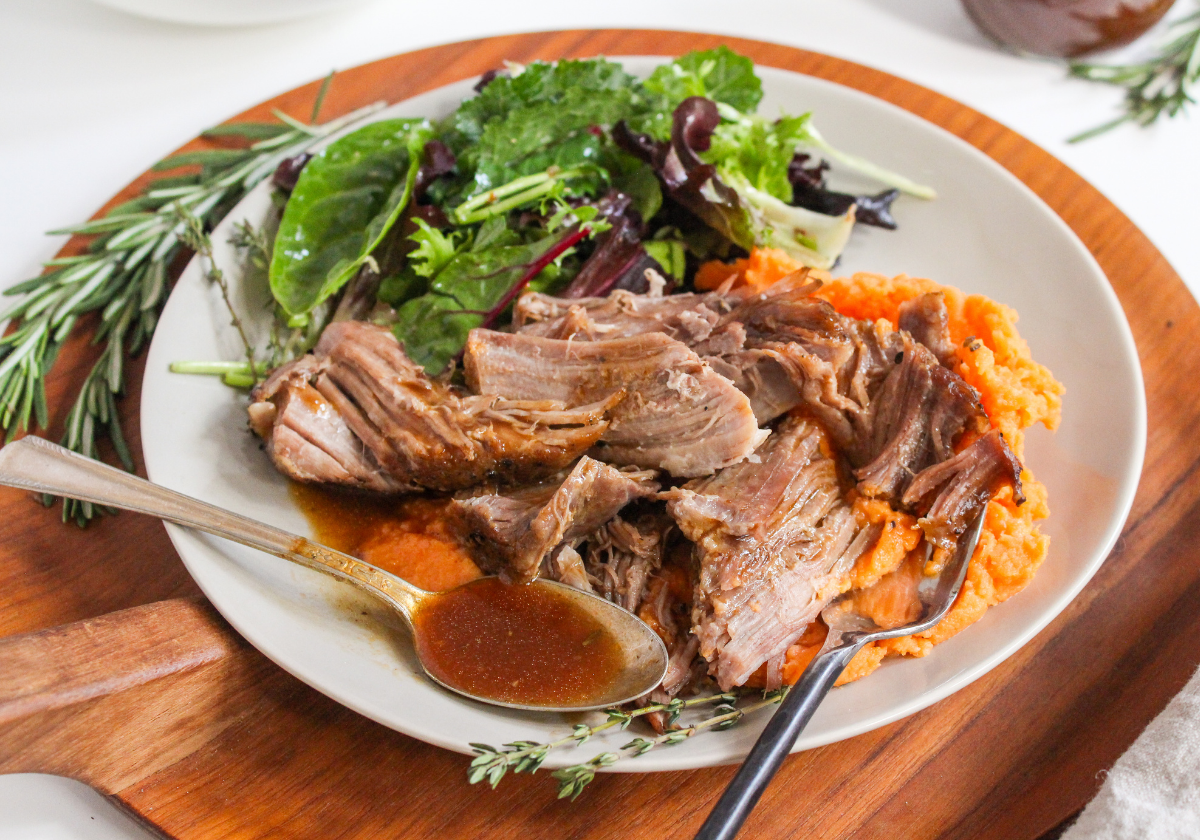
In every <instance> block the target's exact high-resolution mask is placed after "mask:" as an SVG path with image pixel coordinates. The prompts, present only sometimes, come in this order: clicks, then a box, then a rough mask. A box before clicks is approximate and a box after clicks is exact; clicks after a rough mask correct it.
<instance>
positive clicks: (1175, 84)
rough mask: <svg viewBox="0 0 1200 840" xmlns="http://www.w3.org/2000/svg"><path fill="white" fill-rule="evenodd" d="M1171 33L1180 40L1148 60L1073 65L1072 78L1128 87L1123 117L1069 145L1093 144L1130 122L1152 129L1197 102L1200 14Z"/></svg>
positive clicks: (1179, 22)
mask: <svg viewBox="0 0 1200 840" xmlns="http://www.w3.org/2000/svg"><path fill="white" fill-rule="evenodd" d="M1171 32H1172V33H1174V34H1175V37H1174V38H1173V39H1172V40H1171V41H1169V42H1168V43H1167V44H1166V45H1165V46H1164V47H1163V48H1162V49H1161V50H1160V51H1159V53H1158V55H1156V56H1155V57H1154V58H1151V59H1150V60H1148V61H1143V62H1138V63H1135V64H1120V65H1112V64H1090V63H1087V62H1074V63H1072V64H1071V75H1072V76H1077V77H1079V78H1081V79H1087V80H1089V81H1093V82H1104V83H1106V84H1110V85H1117V86H1118V87H1122V88H1125V102H1124V106H1123V107H1124V113H1123V114H1121V116H1119V117H1117V118H1116V119H1114V120H1110V121H1109V122H1106V123H1104V124H1103V125H1098V126H1096V127H1095V128H1091V129H1088V130H1087V131H1083V132H1080V133H1079V134H1076V135H1075V136H1074V137H1071V138H1070V139H1069V140H1068V141H1067V142H1069V143H1078V142H1080V141H1083V140H1088V139H1090V138H1092V137H1095V136H1097V135H1099V134H1103V133H1104V132H1106V131H1111V130H1112V129H1114V128H1116V127H1117V126H1119V125H1124V124H1125V123H1136V124H1138V125H1141V126H1147V125H1150V124H1151V123H1154V122H1155V121H1157V120H1158V119H1159V118H1160V117H1163V116H1166V117H1174V116H1175V115H1176V114H1179V113H1181V112H1183V111H1184V110H1185V109H1186V108H1187V107H1188V106H1189V105H1192V104H1194V103H1195V101H1196V100H1195V99H1194V98H1193V97H1192V85H1194V84H1195V83H1196V81H1197V80H1198V79H1200V11H1197V12H1193V13H1192V14H1190V15H1188V16H1187V17H1184V18H1181V19H1180V20H1177V21H1175V23H1174V24H1172V26H1171Z"/></svg>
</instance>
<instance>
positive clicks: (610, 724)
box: [467, 687, 788, 801]
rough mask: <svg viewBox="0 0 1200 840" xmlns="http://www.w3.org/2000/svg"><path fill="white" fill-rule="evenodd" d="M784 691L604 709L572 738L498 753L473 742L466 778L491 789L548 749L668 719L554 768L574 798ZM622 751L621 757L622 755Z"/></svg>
mask: <svg viewBox="0 0 1200 840" xmlns="http://www.w3.org/2000/svg"><path fill="white" fill-rule="evenodd" d="M787 692H788V689H787V688H786V687H784V688H781V689H779V690H777V691H769V692H764V693H763V694H762V698H761V699H760V700H758V701H757V702H754V703H749V704H747V705H744V706H740V707H739V706H737V705H736V704H737V702H738V701H739V700H740V699H742V698H741V696H740V695H738V694H735V693H728V694H713V695H709V696H705V697H695V698H692V699H691V700H680V699H678V698H676V699H674V700H672V701H671V702H669V703H652V704H650V705H648V706H643V707H642V708H640V709H634V710H632V711H625V710H623V709H606V710H605V713H606V714H607V716H608V719H607V720H606V721H605V722H603V723H600V724H597V725H595V726H588V725H586V724H583V723H579V724H576V725H575V728H574V729H573V730H572V732H571V734H570V735H567V736H566V737H563V738H559V739H558V740H557V741H550V742H549V743H545V744H539V743H537V742H534V741H513V742H512V743H509V744H505V745H504V747H506V748H507V749H497V748H496V747H492V746H488V745H487V744H471V749H472V750H474V751H475V758H474V760H472V761H471V765H470V768H469V769H468V771H467V780H468V781H469V782H470V783H471V784H476V783H478V782H481V781H487V782H488V784H490V785H491V786H492V787H493V788H495V787H496V786H497V785H498V784H500V780H501V779H503V778H504V776H505V774H506V773H507V772H508V771H509V770H512V771H513V772H514V773H535V772H537V770H538V768H540V767H541V766H542V764H543V763H544V762H545V761H546V757H547V756H548V755H549V754H550V751H551V750H555V749H558V748H560V747H565V746H570V745H574V746H582V745H583V744H585V743H587V742H588V740H589V739H591V737H592V736H593V735H595V734H597V733H599V732H603V731H604V730H606V729H613V728H614V727H615V728H616V730H617V731H621V730H623V729H625V728H626V727H628V726H629V724H630V723H632V722H633V720H634V719H636V718H639V717H643V716H645V715H648V714H651V713H653V712H663V713H665V714H666V715H667V727H668V729H667V731H665V732H664V733H663V734H661V735H658V736H655V737H653V738H643V737H640V736H639V737H637V738H634V739H633V740H632V741H630V742H629V743H628V744H625V745H624V746H622V747H620V748H619V751H618V752H602V753H599V754H597V755H594V756H592V757H591V758H589V759H588V760H587V761H583V762H580V763H579V764H573V765H571V766H569V767H564V768H562V769H561V770H555V771H554V772H553V773H551V776H553V777H554V779H555V781H557V782H558V798H559V799H571V800H572V801H573V800H575V799H576V798H577V797H578V796H579V794H581V793H582V792H583V789H584V788H585V787H587V786H588V785H589V784H590V783H591V782H592V780H593V779H594V778H595V777H596V771H597V770H600V769H603V768H605V767H611V766H612V765H614V764H616V763H617V762H618V761H620V760H621V759H622V758H637V757H638V756H641V755H645V754H646V753H648V752H650V751H651V750H653V749H655V748H657V747H661V746H674V745H675V744H681V743H683V742H684V741H686V740H688V739H689V738H691V737H692V736H693V735H696V734H697V733H699V732H702V731H704V730H707V729H711V730H713V731H720V730H723V729H729V728H730V727H731V726H736V725H737V724H738V722H740V721H741V720H742V718H744V717H745V716H746V715H749V714H753V713H754V712H757V711H759V710H761V709H765V708H767V707H769V706H774V705H776V704H778V703H779V702H781V701H782V700H783V698H784V697H786V696H787ZM702 705H709V706H713V707H714V708H713V710H712V714H710V715H709V716H708V717H706V718H704V719H702V720H699V721H696V722H695V723H692V724H689V725H688V726H678V725H677V724H678V721H679V717H680V715H681V714H682V713H683V711H684V710H685V709H689V708H692V707H693V706H702ZM622 753H624V755H622Z"/></svg>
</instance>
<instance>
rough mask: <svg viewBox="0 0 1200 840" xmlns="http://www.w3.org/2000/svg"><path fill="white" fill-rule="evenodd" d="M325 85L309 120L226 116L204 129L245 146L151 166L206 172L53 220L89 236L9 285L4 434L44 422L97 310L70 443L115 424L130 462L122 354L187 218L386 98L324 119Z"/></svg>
mask: <svg viewBox="0 0 1200 840" xmlns="http://www.w3.org/2000/svg"><path fill="white" fill-rule="evenodd" d="M331 78H332V76H331V77H329V78H327V79H326V81H325V84H324V85H322V88H321V93H320V94H319V95H318V98H317V102H316V104H315V106H314V109H313V118H312V122H311V124H310V123H304V122H301V121H299V120H296V119H294V118H292V117H290V116H288V115H286V114H283V113H280V112H276V116H277V117H278V118H279V119H280V121H281V122H280V123H242V124H234V125H228V126H219V127H217V128H214V129H210V130H209V131H206V132H204V134H203V136H205V137H236V138H242V139H244V140H247V141H250V145H249V146H248V147H246V148H243V149H206V150H202V151H195V152H183V153H181V154H177V155H172V156H170V157H168V158H166V159H165V160H163V161H160V162H159V163H157V164H155V166H154V167H153V171H155V172H175V171H176V170H179V169H181V168H183V167H192V166H199V171H198V172H194V173H189V174H182V175H178V174H176V175H167V176H164V177H161V178H157V179H155V180H154V181H152V182H151V183H150V184H149V185H148V186H147V187H146V188H145V189H144V190H143V192H142V194H141V195H139V196H138V197H136V198H134V199H132V200H131V201H127V202H125V203H124V204H121V205H119V206H117V207H114V208H112V209H111V210H109V211H108V213H106V214H105V215H104V216H103V217H102V218H99V219H93V220H91V221H88V222H84V223H83V224H80V225H75V226H72V227H68V228H63V229H61V230H56V231H51V233H52V234H75V235H82V236H90V237H93V238H92V240H91V242H90V243H89V244H88V246H87V249H86V251H85V252H84V253H82V254H79V255H77V256H70V257H63V258H59V259H54V260H51V261H50V262H48V263H47V264H46V267H47V268H48V269H49V270H48V271H47V272H45V273H44V274H42V275H40V276H38V277H34V278H31V279H29V280H26V281H25V282H23V283H20V284H18V285H16V286H14V287H12V288H10V289H8V290H7V291H6V292H5V293H4V294H5V295H7V296H10V297H15V298H17V300H16V301H15V302H14V303H13V304H12V305H11V306H9V307H8V308H7V309H6V310H4V311H3V312H0V324H2V323H5V322H8V323H10V324H13V325H14V326H13V328H12V329H11V331H9V333H8V334H7V335H4V336H3V337H0V428H2V429H3V430H4V432H5V433H6V439H7V440H12V439H13V438H14V437H16V436H17V435H19V434H23V433H25V432H29V431H33V430H34V429H35V428H40V429H43V430H44V429H46V428H47V426H48V425H49V423H50V418H49V411H48V410H47V406H46V376H47V374H48V373H49V371H50V370H51V368H53V366H54V363H55V360H56V359H57V357H58V353H59V351H60V350H61V348H62V346H63V345H64V343H65V342H66V341H67V340H68V338H69V337H70V336H71V335H72V334H73V333H74V331H75V330H76V329H79V328H82V327H85V326H90V325H91V324H92V323H94V321H93V319H92V318H86V319H85V318H84V316H87V315H89V314H92V313H94V314H95V316H97V317H98V324H97V325H96V328H95V334H94V337H93V343H95V344H100V345H102V349H101V351H100V357H99V358H98V359H97V361H96V362H95V364H94V365H93V366H92V369H91V371H90V372H89V373H88V375H87V378H86V379H85V381H84V384H83V387H82V389H81V390H80V392H79V395H78V397H77V398H76V400H75V402H74V404H73V405H72V407H71V410H70V412H69V413H68V415H67V422H66V431H65V433H64V435H63V437H62V443H63V445H64V446H66V447H67V448H68V449H71V450H73V451H75V452H80V453H82V454H84V455H87V456H89V457H97V456H98V446H97V441H98V436H100V435H101V434H104V435H107V437H108V438H109V440H110V441H111V443H112V446H113V449H114V450H115V452H116V454H117V457H118V459H119V460H120V462H121V464H122V465H123V466H124V467H125V468H126V469H132V468H133V461H132V458H131V457H130V454H129V450H128V447H127V446H126V443H125V439H124V436H123V435H122V433H121V428H120V421H119V420H118V417H117V400H118V398H119V397H120V396H121V395H122V394H123V393H124V390H125V375H124V374H125V359H126V358H127V357H128V356H131V355H134V354H136V353H137V352H139V351H140V350H141V349H142V348H143V347H144V346H145V344H146V343H147V341H148V340H149V338H150V336H151V335H152V334H153V332H154V327H155V325H156V324H157V323H158V315H159V313H160V312H161V310H162V306H163V304H164V303H165V301H166V292H167V286H168V276H169V267H170V265H171V264H172V262H173V261H174V260H175V259H176V257H177V256H178V255H180V254H181V253H182V252H183V251H184V249H185V248H186V247H187V242H186V239H187V235H188V234H187V232H188V230H189V227H188V223H187V221H186V219H187V218H194V219H195V220H196V221H197V223H198V225H199V228H200V229H201V230H202V231H203V230H206V229H211V228H212V227H213V226H214V225H215V224H216V223H217V222H219V221H220V220H221V218H223V217H224V215H225V214H226V213H227V212H228V211H229V209H230V208H232V207H233V205H234V204H236V203H237V202H238V201H239V200H240V199H241V198H242V196H244V195H245V194H246V192H247V191H249V190H250V189H251V188H252V187H254V186H255V185H256V184H258V183H259V182H260V181H262V180H263V179H264V178H266V177H267V176H269V175H271V174H272V173H273V172H274V171H275V169H276V168H277V167H278V166H279V164H280V163H281V162H283V161H284V160H285V159H287V158H289V157H292V156H294V155H297V154H300V153H301V152H303V151H306V150H307V149H308V148H309V147H311V146H312V145H313V144H314V143H316V142H317V141H318V140H320V139H321V138H323V137H325V136H327V135H329V134H330V133H332V132H334V131H337V130H339V129H341V128H342V127H344V126H346V125H349V124H350V123H353V122H355V121H357V120H360V119H362V118H363V117H365V116H366V115H367V114H369V113H371V112H373V111H374V110H377V109H378V108H379V107H381V106H380V105H373V106H369V107H368V108H364V109H360V110H358V111H355V112H353V113H351V114H348V115H346V116H344V117H341V118H339V119H336V120H331V121H330V122H327V123H324V124H322V125H317V124H315V123H316V116H317V115H318V113H319V109H320V104H321V101H322V100H323V98H324V94H325V92H326V91H327V90H328V87H329V81H330V79H331ZM95 513H96V508H95V507H94V506H93V505H91V504H89V503H86V502H68V503H66V504H64V506H63V518H64V520H67V519H74V520H75V521H76V522H78V523H79V524H80V525H82V524H85V523H86V522H87V521H88V520H89V519H90V518H91V517H92V516H93V515H94V514H95Z"/></svg>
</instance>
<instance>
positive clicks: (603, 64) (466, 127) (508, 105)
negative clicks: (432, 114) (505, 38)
mask: <svg viewBox="0 0 1200 840" xmlns="http://www.w3.org/2000/svg"><path fill="white" fill-rule="evenodd" d="M638 87H639V83H638V80H637V79H636V78H634V77H633V76H631V75H629V74H628V73H626V72H625V69H624V68H623V67H621V65H619V64H616V63H614V62H611V61H606V60H604V59H602V58H595V59H588V60H584V61H568V60H564V61H558V62H555V63H553V64H550V63H547V62H544V61H535V62H533V63H531V64H527V65H525V66H524V67H523V68H520V70H519V72H517V73H515V74H513V75H509V76H505V75H498V76H496V77H495V78H494V79H492V81H491V82H489V83H488V85H487V87H485V88H484V89H483V90H482V91H480V92H479V95H478V96H475V97H473V98H471V99H468V100H466V101H465V102H463V103H462V105H460V106H459V108H458V110H457V111H455V112H454V114H453V115H451V117H450V118H449V120H448V123H447V125H446V126H445V128H446V130H447V131H448V135H449V137H450V138H451V141H452V142H451V143H450V146H451V148H452V149H455V151H456V152H458V151H462V150H465V149H466V148H467V147H468V146H469V145H471V144H473V143H477V142H479V140H480V139H481V138H482V137H483V132H484V129H485V127H486V126H487V124H488V123H489V122H490V121H492V120H494V119H497V118H501V117H504V116H507V115H508V114H511V113H512V112H513V111H516V110H519V109H521V108H527V107H529V106H531V105H536V104H541V103H547V102H559V101H561V100H562V99H564V98H565V97H567V96H570V95H574V94H576V93H580V92H582V93H585V94H603V93H604V92H606V91H607V92H612V91H620V90H636V89H637V88H638Z"/></svg>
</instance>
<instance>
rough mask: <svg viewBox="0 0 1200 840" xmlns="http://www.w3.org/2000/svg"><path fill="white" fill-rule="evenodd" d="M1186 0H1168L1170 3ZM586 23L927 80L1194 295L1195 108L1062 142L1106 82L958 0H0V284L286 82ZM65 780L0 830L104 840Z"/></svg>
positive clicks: (1097, 113)
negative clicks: (330, 1)
mask: <svg viewBox="0 0 1200 840" xmlns="http://www.w3.org/2000/svg"><path fill="white" fill-rule="evenodd" d="M197 2H202V0H197ZM246 2H248V3H249V2H253V0H246ZM1192 4H1193V0H1180V3H1179V7H1178V9H1177V13H1182V12H1187V11H1189V10H1190V8H1191V7H1192ZM1174 16H1178V14H1175V15H1174ZM580 27H644V28H661V29H684V30H696V31H709V32H723V33H728V34H730V35H737V36H742V37H747V38H758V39H762V40H768V41H776V42H779V43H784V44H789V45H793V46H797V47H803V48H805V49H810V50H817V51H821V52H825V53H829V54H831V55H836V56H840V57H843V58H847V59H850V60H853V61H857V62H860V63H863V64H868V65H871V66H873V67H877V68H879V69H881V70H885V71H888V72H890V73H894V74H896V75H899V76H903V77H905V78H908V79H911V80H913V81H915V82H918V83H920V84H922V85H925V86H927V87H930V88H933V89H934V90H937V91H939V92H941V93H944V94H946V95H948V96H951V97H953V98H955V99H958V100H960V101H962V102H965V103H966V104H968V105H970V106H972V107H974V108H976V109H978V110H980V111H982V112H983V113H985V114H987V115H989V116H991V117H993V118H995V119H997V120H999V121H1000V122H1002V123H1004V124H1005V125H1008V126H1010V127H1011V128H1013V129H1015V130H1016V131H1018V132H1020V133H1021V134H1023V135H1025V136H1026V137H1028V138H1029V139H1031V140H1032V141H1034V142H1035V143H1037V144H1039V145H1040V146H1042V147H1043V148H1045V149H1047V150H1048V151H1049V152H1050V153H1051V154H1053V155H1055V156H1056V157H1058V158H1060V159H1061V160H1063V161H1064V162H1066V163H1067V164H1068V165H1069V166H1071V167H1072V168H1073V169H1075V170H1076V171H1077V172H1079V173H1080V174H1081V175H1083V177H1085V178H1087V179H1088V180H1089V181H1090V182H1091V183H1092V184H1094V185H1095V186H1096V187H1097V188H1099V189H1100V190H1101V191H1102V192H1103V193H1104V194H1105V195H1107V196H1108V197H1109V198H1110V199H1111V200H1112V201H1114V202H1115V203H1116V204H1117V206H1118V207H1120V208H1121V209H1122V210H1123V211H1124V212H1125V213H1126V214H1127V215H1128V216H1129V217H1130V218H1131V219H1132V220H1133V221H1134V222H1135V223H1136V224H1137V225H1138V226H1139V227H1140V228H1141V229H1142V230H1143V231H1144V232H1145V233H1146V234H1147V235H1148V236H1149V237H1150V238H1151V240H1153V241H1154V243H1155V245H1157V246H1158V248H1159V249H1160V250H1161V251H1162V252H1163V254H1165V255H1166V257H1167V259H1168V260H1170V262H1171V263H1172V265H1173V266H1174V267H1175V269H1176V270H1177V271H1178V272H1179V274H1180V275H1181V276H1182V277H1183V279H1184V281H1185V282H1186V283H1187V284H1188V286H1189V288H1190V289H1191V290H1192V292H1193V294H1196V293H1197V292H1198V291H1200V248H1197V239H1198V227H1197V222H1198V221H1200V213H1198V212H1197V210H1196V206H1197V202H1200V111H1197V114H1196V115H1193V116H1191V117H1190V118H1182V119H1175V120H1172V121H1165V122H1162V123H1161V124H1159V125H1157V126H1155V127H1153V128H1151V129H1149V130H1144V129H1136V128H1132V127H1122V128H1120V129H1118V130H1116V131H1114V132H1111V133H1109V134H1107V135H1104V136H1102V137H1100V138H1098V139H1095V140H1091V141H1088V142H1086V143H1083V144H1079V145H1068V144H1067V143H1066V142H1065V141H1066V138H1067V137H1068V136H1070V135H1072V134H1074V133H1076V132H1078V131H1080V130H1082V129H1084V128H1089V127H1091V126H1093V125H1096V124H1098V123H1101V122H1105V121H1107V120H1108V119H1111V118H1112V117H1113V116H1114V115H1115V113H1116V110H1115V109H1116V107H1117V105H1118V103H1119V100H1120V92H1119V91H1117V90H1116V89H1112V88H1107V87H1105V86H1101V85H1093V84H1089V83H1086V82H1082V81H1077V80H1071V79H1068V78H1066V77H1065V74H1064V72H1063V69H1062V67H1061V65H1058V64H1055V63H1053V62H1048V61H1036V60H1030V59H1022V58H1018V57H1015V56H1013V55H1009V54H1006V53H1004V52H1001V51H1000V50H998V49H996V48H995V47H993V46H992V45H991V44H990V43H989V42H988V41H987V40H986V39H984V38H983V37H982V36H981V35H980V34H979V33H978V32H977V31H976V30H975V29H974V28H973V27H972V25H971V23H970V22H969V21H968V20H967V18H966V16H965V15H964V14H963V12H962V10H961V9H960V7H959V4H958V2H957V0H836V2H830V0H824V2H822V0H786V2H784V0H739V2H737V3H734V4H730V3H728V2H713V0H688V2H677V0H670V2H657V1H656V0H605V2H603V3H581V2H562V0H556V2H547V1H546V0H522V2H520V3H510V2H496V0H490V2H480V0H459V2H440V3H421V2H415V0H406V1H405V0H374V2H369V3H366V4H364V5H359V6H357V7H353V8H350V9H349V10H346V11H341V12H337V13H333V14H328V15H324V16H320V17H315V18H311V19H307V20H301V21H295V22H290V23H282V24H275V25H262V26H255V27H245V28H224V29H222V28H203V27H191V26H182V25H175V24H170V23H160V22H155V21H151V20H144V19H141V18H135V17H131V16H128V15H125V14H123V13H120V12H115V11H110V10H108V9H106V8H102V7H100V6H96V5H93V4H92V3H90V2H87V0H0V287H2V286H7V285H11V284H13V283H16V282H19V281H20V280H23V279H25V278H27V277H29V276H31V275H33V274H34V273H36V272H37V271H38V268H39V265H40V263H41V262H42V261H43V260H45V259H48V258H49V257H51V256H52V255H53V253H54V252H55V251H56V250H57V249H58V247H59V246H60V245H61V242H62V238H61V237H46V236H44V235H42V233H43V231H45V230H48V229H51V228H54V227H58V226H62V225H66V224H71V223H74V222H77V221H81V220H83V219H85V218H87V217H88V216H89V215H90V214H91V213H92V212H94V210H95V209H96V208H97V207H98V206H99V205H100V204H102V203H103V202H104V201H105V200H106V199H107V198H108V197H110V196H111V195H112V194H113V193H114V192H115V191H116V190H117V189H119V188H120V187H121V186H123V185H124V184H125V183H127V182H128V181H129V180H130V179H132V178H133V177H134V176H135V175H137V174H138V173H140V172H142V171H143V170H144V169H145V168H146V167H147V166H148V165H149V164H150V163H152V162H154V161H155V160H157V159H158V158H160V157H162V156H163V155H164V154H166V153H167V152H169V151H170V150H172V149H173V148H175V147H177V146H179V145H180V144H182V143H183V142H185V141H186V140H188V139H190V138H191V137H193V136H195V134H196V133H197V131H198V130H200V129H202V128H204V127H206V126H209V125H212V124H215V123H218V122H220V121H222V120H223V119H225V118H226V117H228V116H229V115H231V114H234V113H236V112H238V111H241V110H243V109H245V108H246V107H248V106H250V105H253V104H254V103H256V102H259V101H261V100H263V99H267V98H269V97H271V96H273V95H275V94H277V93H279V92H280V91H283V90H287V89H289V88H292V87H295V86H296V85H297V84H300V83H302V82H305V81H309V80H311V79H314V78H318V77H321V76H324V75H325V74H326V73H328V72H329V70H331V69H334V68H344V67H351V66H354V65H356V64H361V63H364V62H367V61H371V60H373V59H376V58H381V57H384V56H387V55H391V54H394V53H399V52H405V51H408V50H412V49H417V48H420V47H425V46H430V45H434V44H439V43H446V42H450V41H458V40H462V39H466V38H476V37H482V36H487V35H494V34H503V33H512V32H523V31H532V30H546V29H565V28H580ZM1141 49H1145V48H1144V47H1142V48H1141ZM1138 50H1139V47H1133V48H1129V50H1127V51H1126V53H1127V54H1128V53H1129V52H1130V51H1138ZM817 124H818V125H819V124H820V115H819V114H818V115H817ZM1036 270H1037V266H1035V265H1031V266H1030V271H1036ZM934 279H936V278H934ZM66 790H67V789H65V788H62V787H61V786H60V787H54V786H53V784H51V782H48V781H47V780H46V779H45V778H44V777H32V776H12V777H0V840H26V839H27V838H39V840H40V838H51V837H53V838H56V839H57V838H63V840H66V839H67V838H113V837H121V836H124V835H123V834H122V833H121V832H123V831H124V832H127V831H128V830H129V829H127V828H126V827H124V826H123V824H122V823H120V821H119V820H115V819H108V820H106V821H102V823H103V824H101V822H98V821H97V820H92V819H83V818H80V819H75V818H74V817H73V816H71V817H70V818H68V816H69V814H75V813H76V812H77V811H78V809H79V808H82V809H83V811H78V812H79V813H84V812H86V811H87V809H88V808H93V809H94V810H95V809H101V810H102V806H104V805H106V803H104V802H103V801H100V800H98V799H97V800H96V801H92V800H89V799H88V798H87V796H86V793H87V792H86V791H85V792H84V793H83V794H79V793H78V791H75V792H72V793H70V794H68V793H66V792H65V791H66ZM72 790H73V789H72ZM30 791H38V792H40V793H38V795H33V794H32V793H30ZM56 796H58V797H59V798H57V799H56ZM54 802H58V803H60V807H58V808H55V807H52V806H51V804H50V803H54ZM64 802H70V803H73V804H71V807H66V806H64V805H61V803H64ZM76 806H77V807H76ZM101 810H95V813H96V814H99V813H101ZM114 832H117V833H114ZM130 836H135V835H130Z"/></svg>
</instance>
